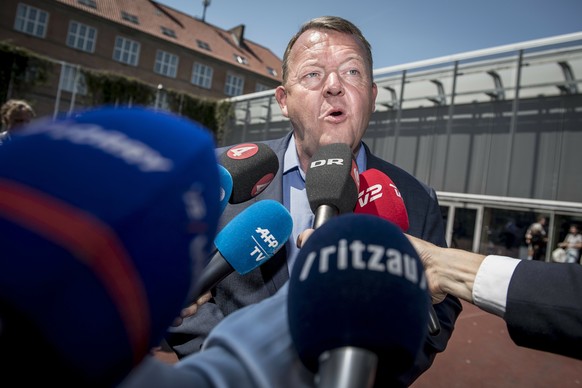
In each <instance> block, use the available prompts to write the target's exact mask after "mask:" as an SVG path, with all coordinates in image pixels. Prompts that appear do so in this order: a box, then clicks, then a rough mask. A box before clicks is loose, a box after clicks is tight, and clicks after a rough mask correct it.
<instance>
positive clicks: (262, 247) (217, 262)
mask: <svg viewBox="0 0 582 388" xmlns="http://www.w3.org/2000/svg"><path fill="white" fill-rule="evenodd" d="M292 229H293V219H292V218H291V214H290V213H289V211H288V210H287V209H286V208H285V207H284V206H283V205H282V204H280V203H279V202H277V201H275V200H272V199H264V200H261V201H258V202H256V203H254V204H252V205H251V206H249V207H248V208H246V209H245V210H243V211H242V212H241V213H239V214H238V215H237V216H236V217H235V218H233V219H232V220H231V221H230V222H229V223H228V224H227V225H226V226H225V227H224V228H223V229H222V230H221V231H220V232H219V233H218V234H217V235H216V238H215V240H214V245H215V246H216V248H217V250H216V251H215V253H214V254H213V255H212V258H211V259H210V262H209V263H208V265H207V266H206V267H205V268H204V270H203V271H202V273H201V274H200V278H199V279H198V281H197V282H196V284H195V288H194V290H193V292H192V296H191V297H190V298H189V300H190V301H191V303H194V302H195V301H196V300H197V299H198V298H199V297H200V296H202V295H203V294H205V293H206V292H208V291H210V289H211V288H213V287H214V286H216V285H217V284H218V283H220V282H221V281H222V280H223V279H224V278H225V277H227V276H228V275H230V274H231V273H232V272H234V271H236V272H238V273H239V274H241V275H245V274H247V273H248V272H250V271H252V270H253V269H255V268H257V267H258V266H260V265H262V264H263V263H265V262H266V261H267V260H269V259H270V258H271V257H273V256H274V255H275V253H277V252H278V251H279V249H281V248H282V247H283V245H285V243H286V242H287V240H288V239H289V236H290V235H291V231H292Z"/></svg>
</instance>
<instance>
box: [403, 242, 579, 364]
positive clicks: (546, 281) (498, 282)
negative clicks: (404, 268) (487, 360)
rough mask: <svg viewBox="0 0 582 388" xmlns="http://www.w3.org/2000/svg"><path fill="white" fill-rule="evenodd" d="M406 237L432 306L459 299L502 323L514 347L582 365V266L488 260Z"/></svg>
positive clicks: (469, 253)
mask: <svg viewBox="0 0 582 388" xmlns="http://www.w3.org/2000/svg"><path fill="white" fill-rule="evenodd" d="M407 237H408V239H409V240H410V241H411V242H412V244H413V245H414V248H415V249H416V250H417V252H418V254H419V256H420V259H421V261H422V263H423V264H424V267H425V272H426V276H427V281H428V287H429V291H430V293H431V296H432V300H433V303H439V302H440V301H442V300H443V298H445V296H446V295H455V296H456V297H458V298H461V299H463V300H465V301H467V302H469V303H472V304H474V305H476V306H477V307H479V308H481V309H482V310H484V311H486V312H489V313H491V314H495V315H497V316H499V317H501V318H503V319H504V320H505V322H506V324H507V329H508V330H507V331H508V333H509V335H510V337H511V339H512V340H513V342H514V343H515V344H517V345H519V346H522V347H527V348H531V349H536V350H542V351H546V352H551V353H556V354H560V355H563V356H567V357H572V358H576V359H580V360H582V303H580V295H582V267H581V266H580V265H577V264H576V265H571V264H570V265H568V264H558V263H546V262H540V261H535V260H532V261H528V260H519V259H514V258H510V257H506V256H496V255H489V256H484V255H481V254H477V253H472V252H468V251H464V250H461V249H454V248H442V247H438V246H436V245H434V244H431V243H429V242H426V241H423V240H421V239H419V238H416V237H413V236H410V235H407ZM532 285H534V287H532Z"/></svg>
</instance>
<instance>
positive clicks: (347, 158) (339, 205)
mask: <svg viewBox="0 0 582 388" xmlns="http://www.w3.org/2000/svg"><path fill="white" fill-rule="evenodd" d="M358 179H359V178H358V167H357V165H356V162H355V160H354V158H353V156H352V150H351V149H350V147H349V146H348V145H347V144H343V143H335V144H328V145H325V146H322V147H320V148H319V149H318V150H317V152H316V153H315V154H314V155H313V157H312V158H311V162H310V163H309V168H308V169H307V171H306V172H305V189H306V192H307V199H308V201H309V206H310V207H311V210H312V211H313V212H314V213H315V212H316V211H317V208H318V207H320V206H322V205H328V206H333V207H335V208H336V209H337V210H338V214H342V213H347V212H351V211H353V210H354V206H355V205H356V201H357V199H358V182H359V180H358Z"/></svg>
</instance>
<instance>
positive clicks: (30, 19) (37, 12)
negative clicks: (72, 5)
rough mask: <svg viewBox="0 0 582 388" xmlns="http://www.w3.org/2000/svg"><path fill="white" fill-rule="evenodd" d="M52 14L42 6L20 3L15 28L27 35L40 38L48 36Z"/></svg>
mask: <svg viewBox="0 0 582 388" xmlns="http://www.w3.org/2000/svg"><path fill="white" fill-rule="evenodd" d="M49 16H50V14H49V13H48V12H46V11H43V10H42V9H40V8H36V7H32V6H30V5H27V4H23V3H18V7H17V8H16V17H15V18H14V29H15V30H16V31H19V32H22V33H24V34H27V35H32V36H36V37H38V38H43V39H44V38H45V37H46V30H47V27H48V22H49Z"/></svg>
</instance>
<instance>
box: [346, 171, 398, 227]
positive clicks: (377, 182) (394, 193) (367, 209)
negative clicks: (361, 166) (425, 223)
mask: <svg viewBox="0 0 582 388" xmlns="http://www.w3.org/2000/svg"><path fill="white" fill-rule="evenodd" d="M354 213H358V214H371V215H375V216H378V217H380V218H383V219H385V220H388V221H391V222H393V223H395V224H396V225H397V226H399V227H400V229H401V230H402V231H403V232H406V231H407V230H408V226H409V223H408V212H407V211H406V206H405V205H404V200H403V199H402V195H401V194H400V191H398V187H396V185H395V184H394V182H392V179H390V178H389V177H388V175H386V174H384V173H383V172H382V171H380V170H377V169H375V168H370V169H368V170H366V171H364V172H363V173H361V174H360V192H359V193H358V201H357V202H356V207H355V208H354Z"/></svg>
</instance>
